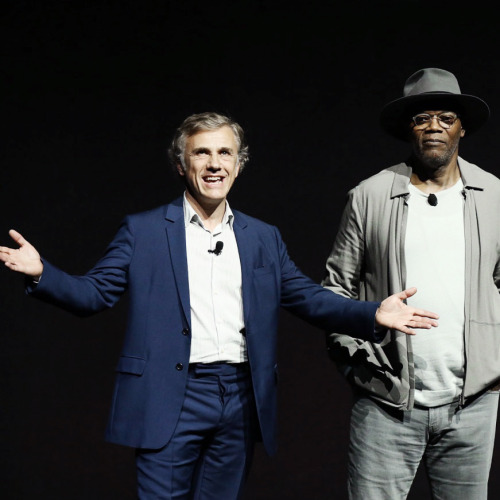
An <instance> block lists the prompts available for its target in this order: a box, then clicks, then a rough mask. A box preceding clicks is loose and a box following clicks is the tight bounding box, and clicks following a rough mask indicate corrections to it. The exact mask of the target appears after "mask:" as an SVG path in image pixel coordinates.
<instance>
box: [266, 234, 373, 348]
mask: <svg viewBox="0 0 500 500" xmlns="http://www.w3.org/2000/svg"><path fill="white" fill-rule="evenodd" d="M275 230H276V240H277V244H278V249H279V254H280V271H281V306H282V307H284V308H285V309H288V310H289V311H290V312H292V313H293V314H295V315H297V316H299V317H301V318H302V319H304V320H305V321H307V322H309V323H311V324H314V325H315V326H318V327H320V328H323V329H326V330H335V331H339V332H342V333H343V334H346V335H350V336H355V337H357V338H362V339H365V340H374V339H375V337H374V335H375V312H376V310H377V308H378V306H379V305H380V303H379V302H368V301H358V300H352V299H350V298H346V297H343V296H341V295H340V294H338V293H332V291H331V290H328V289H327V288H324V287H322V286H321V285H320V284H318V283H315V282H314V281H313V280H311V279H310V278H309V277H307V276H305V275H304V274H303V273H302V272H301V271H300V270H299V269H298V268H297V267H296V266H295V264H294V263H293V261H292V260H291V259H290V257H289V256H288V253H287V250H286V247H285V244H284V243H283V241H282V239H281V236H280V235H279V232H278V230H277V229H275Z"/></svg>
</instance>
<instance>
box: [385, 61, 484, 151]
mask: <svg viewBox="0 0 500 500" xmlns="http://www.w3.org/2000/svg"><path fill="white" fill-rule="evenodd" d="M433 107H434V109H446V110H448V111H456V112H457V113H458V114H459V115H460V118H461V120H462V123H463V125H464V129H465V130H466V131H467V135H470V134H472V133H474V132H475V131H476V130H478V129H479V128H480V127H481V125H483V124H484V123H485V122H486V120H487V119H488V118H489V116H490V108H489V107H488V105H487V104H486V103H485V102H484V101H483V100H482V99H480V98H479V97H476V96H473V95H468V94H462V93H461V92H460V87H459V85H458V81H457V79H456V77H455V75H454V74H453V73H450V72H449V71H445V70H443V69H439V68H424V69H421V70H419V71H417V72H416V73H413V75H411V76H410V77H409V78H408V79H407V80H406V83H405V86H404V89H403V97H400V98H399V99H396V100H394V101H391V102H390V103H388V104H386V106H384V108H383V109H382V112H381V115H380V124H381V125H382V128H383V129H384V130H385V131H386V132H387V133H389V134H391V135H393V136H394V137H397V138H398V139H402V140H404V141H406V140H408V120H409V119H410V117H411V116H412V114H414V113H419V112H421V111H423V110H424V109H426V108H427V109H432V108H433Z"/></svg>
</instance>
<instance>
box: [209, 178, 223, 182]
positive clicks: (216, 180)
mask: <svg viewBox="0 0 500 500" xmlns="http://www.w3.org/2000/svg"><path fill="white" fill-rule="evenodd" d="M205 180H206V181H208V182H222V177H205Z"/></svg>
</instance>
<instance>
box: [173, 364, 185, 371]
mask: <svg viewBox="0 0 500 500" xmlns="http://www.w3.org/2000/svg"><path fill="white" fill-rule="evenodd" d="M175 369H176V370H177V371H179V372H180V371H182V370H183V369H184V365H183V364H182V363H177V364H176V365H175Z"/></svg>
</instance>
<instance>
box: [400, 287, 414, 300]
mask: <svg viewBox="0 0 500 500" xmlns="http://www.w3.org/2000/svg"><path fill="white" fill-rule="evenodd" d="M416 293H417V288H416V287H414V286H412V287H410V288H407V289H406V290H403V291H402V292H399V293H398V294H396V296H397V297H398V298H400V299H401V300H405V299H407V298H408V297H411V296H412V295H415V294H416Z"/></svg>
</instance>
